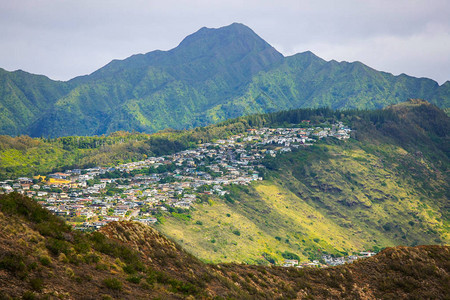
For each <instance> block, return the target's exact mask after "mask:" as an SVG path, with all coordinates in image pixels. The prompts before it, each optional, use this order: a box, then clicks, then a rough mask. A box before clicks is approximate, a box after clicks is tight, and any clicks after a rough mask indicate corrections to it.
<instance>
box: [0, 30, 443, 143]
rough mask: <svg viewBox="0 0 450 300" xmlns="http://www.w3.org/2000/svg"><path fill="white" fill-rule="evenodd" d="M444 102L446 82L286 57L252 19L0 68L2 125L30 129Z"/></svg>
mask: <svg viewBox="0 0 450 300" xmlns="http://www.w3.org/2000/svg"><path fill="white" fill-rule="evenodd" d="M408 98H423V99H427V100H428V101H430V102H431V103H433V104H436V105H437V106H439V107H441V108H444V109H447V108H449V107H450V81H447V82H446V83H444V84H443V85H439V84H438V83H437V82H435V81H433V80H431V79H427V78H414V77H410V76H407V75H404V74H402V75H399V76H394V75H392V74H389V73H385V72H379V71H376V70H374V69H372V68H370V67H368V66H366V65H364V64H362V63H360V62H353V63H348V62H337V61H334V60H332V61H325V60H323V59H321V58H319V57H317V56H315V55H314V54H313V53H311V52H309V51H308V52H304V53H299V54H296V55H293V56H289V57H284V56H283V55H282V54H281V53H279V52H278V51H277V50H276V49H274V48H273V47H272V46H270V45H269V44H268V43H267V42H265V41H264V40H263V39H262V38H260V37H259V36H258V35H257V34H255V33H254V32H253V31H252V30H251V29H250V28H248V27H247V26H245V25H242V24H238V23H233V24H231V25H229V26H225V27H222V28H218V29H210V28H201V29H200V30H199V31H197V32H195V33H194V34H192V35H189V36H187V37H186V38H185V39H184V40H183V41H182V42H181V43H180V44H179V45H178V46H177V47H176V48H174V49H172V50H169V51H152V52H149V53H146V54H138V55H133V56H131V57H129V58H127V59H124V60H113V61H111V62H110V63H109V64H107V65H106V66H104V67H102V68H100V69H99V70H97V71H95V72H93V73H92V74H90V75H86V76H81V77H76V78H74V79H72V80H69V81H66V82H62V81H54V80H51V79H49V78H47V77H45V76H42V75H34V74H29V73H26V72H24V71H14V72H8V71H5V70H3V69H0V134H7V135H12V136H15V135H20V134H26V135H30V136H35V137H40V136H43V137H58V136H68V135H101V134H107V133H111V132H115V131H118V130H126V131H133V130H135V131H140V132H147V133H151V132H155V131H158V130H161V129H165V128H168V127H171V128H175V129H182V128H192V127H196V126H203V125H206V124H211V123H216V122H219V121H222V120H226V119H229V118H233V117H238V116H242V115H247V114H252V113H264V112H273V111H279V110H286V109H292V108H305V107H324V106H328V107H331V108H334V109H343V108H344V109H345V108H359V109H374V108H381V107H385V106H387V105H389V104H395V103H399V102H402V101H404V100H406V99H408Z"/></svg>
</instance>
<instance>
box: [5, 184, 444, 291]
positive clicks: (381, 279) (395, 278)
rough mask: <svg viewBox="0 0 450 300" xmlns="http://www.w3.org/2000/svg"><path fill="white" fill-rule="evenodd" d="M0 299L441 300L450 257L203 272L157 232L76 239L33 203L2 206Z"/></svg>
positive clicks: (421, 252) (132, 230) (431, 249)
mask: <svg viewBox="0 0 450 300" xmlns="http://www.w3.org/2000/svg"><path fill="white" fill-rule="evenodd" d="M0 225H1V226H2V231H1V232H0V249H1V251H0V297H1V298H2V299H9V298H19V297H22V298H24V299H39V298H48V297H57V298H62V299H99V298H103V299H116V298H117V299H146V298H156V297H160V298H164V299H182V298H189V297H190V298H197V299H212V298H216V299H217V298H219V299H224V298H238V299H243V298H252V299H276V298H282V299H290V298H298V299H302V298H311V297H312V298H315V299H329V298H330V297H333V298H337V299H371V298H385V299H399V298H417V299H426V298H433V299H444V298H445V297H446V295H448V293H449V292H450V291H449V290H448V287H449V284H448V283H449V279H450V277H449V271H450V265H449V254H450V253H449V248H448V247H444V246H419V247H414V248H408V247H396V248H388V249H385V250H384V251H383V252H381V253H380V254H378V255H377V256H375V257H372V258H368V259H364V260H361V261H357V262H356V263H354V264H351V265H344V266H341V267H336V268H329V269H324V270H320V269H301V270H300V269H296V268H282V267H263V266H249V265H235V264H222V265H208V264H204V263H202V262H200V261H199V260H198V259H196V258H194V257H192V256H191V255H190V254H187V253H186V252H184V251H183V250H182V249H181V248H180V247H179V246H178V245H177V244H175V243H173V242H172V241H169V240H168V239H166V238H165V237H164V236H162V235H161V234H159V233H158V232H156V231H155V230H154V229H152V228H150V227H148V226H145V225H142V224H139V223H132V222H125V223H111V224H110V225H108V226H107V227H104V228H103V229H102V231H101V232H97V233H93V234H84V233H80V232H74V231H72V230H71V229H70V228H69V227H67V225H65V224H64V223H63V222H62V221H61V220H59V219H58V218H56V217H55V216H53V215H51V214H50V213H49V212H47V211H45V210H44V209H43V208H41V207H40V206H39V205H38V204H36V203H35V202H34V201H33V200H31V199H29V198H24V197H22V196H20V195H18V194H14V193H13V194H9V195H2V196H0Z"/></svg>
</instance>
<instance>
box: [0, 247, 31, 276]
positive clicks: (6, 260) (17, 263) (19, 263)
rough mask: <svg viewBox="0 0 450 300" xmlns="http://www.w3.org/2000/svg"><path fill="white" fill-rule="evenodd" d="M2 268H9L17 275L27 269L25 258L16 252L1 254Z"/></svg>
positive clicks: (0, 267) (8, 269)
mask: <svg viewBox="0 0 450 300" xmlns="http://www.w3.org/2000/svg"><path fill="white" fill-rule="evenodd" d="M0 269H3V270H7V271H9V272H11V273H13V274H15V275H18V274H19V273H23V272H25V271H26V269H27V267H26V265H25V258H24V257H23V256H22V255H20V254H16V253H11V252H6V253H3V254H2V255H0Z"/></svg>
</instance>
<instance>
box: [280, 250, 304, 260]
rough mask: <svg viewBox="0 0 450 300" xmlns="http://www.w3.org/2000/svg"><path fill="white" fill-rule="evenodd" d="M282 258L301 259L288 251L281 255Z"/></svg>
mask: <svg viewBox="0 0 450 300" xmlns="http://www.w3.org/2000/svg"><path fill="white" fill-rule="evenodd" d="M281 256H283V258H284V259H297V260H299V259H300V257H298V255H297V254H295V253H292V252H288V251H284V252H283V253H281Z"/></svg>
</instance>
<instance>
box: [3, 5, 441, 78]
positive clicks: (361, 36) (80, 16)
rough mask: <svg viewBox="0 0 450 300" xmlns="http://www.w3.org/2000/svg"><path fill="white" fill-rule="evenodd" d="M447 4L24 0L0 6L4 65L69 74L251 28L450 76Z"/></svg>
mask: <svg viewBox="0 0 450 300" xmlns="http://www.w3.org/2000/svg"><path fill="white" fill-rule="evenodd" d="M449 15H450V2H448V1H446V0H434V1H422V0H396V1H387V0H377V1H375V0H366V1H357V0H341V1H331V0H326V1H304V0H292V1H287V0H279V1H269V0H258V1H257V0H247V1H237V0H229V1H211V0H208V1H206V0H191V1H184V0H181V1H180V0H177V1H175V0H167V1H154V0H151V1H144V0H129V1H116V0H97V1H91V0H62V1H53V0H22V1H2V2H1V3H0V39H1V41H2V47H0V67H3V68H6V69H8V70H14V69H19V68H21V69H24V70H26V71H29V72H33V73H40V74H45V75H48V76H49V77H51V78H54V79H64V80H67V79H69V78H72V77H74V76H77V75H83V74H86V73H90V72H93V71H95V70H96V69H97V68H99V67H101V66H103V65H105V64H107V63H108V62H109V61H110V60H112V59H116V58H117V59H123V58H125V57H128V56H130V55H132V54H136V53H145V52H149V51H152V50H155V49H161V50H168V49H171V48H173V47H175V46H177V45H178V43H179V42H180V41H181V40H182V39H183V38H184V37H185V36H186V35H188V34H191V33H193V32H195V31H196V30H198V29H199V28H200V27H203V26H207V27H220V26H225V25H228V24H230V23H232V22H241V23H244V24H246V25H248V26H250V27H251V28H252V29H253V30H254V31H255V32H256V33H257V34H259V35H260V36H261V37H262V38H264V39H265V40H267V41H268V42H269V43H271V44H272V45H274V46H276V48H277V49H278V50H279V51H281V52H282V53H283V54H286V55H288V54H293V53H294V52H299V51H305V50H311V51H313V52H315V53H316V54H317V55H319V56H321V57H323V58H325V59H333V58H334V59H337V60H347V61H353V60H359V61H362V62H363V63H366V64H368V65H369V66H372V67H374V68H376V69H380V70H385V71H390V72H394V73H396V74H398V73H402V72H403V73H408V74H409V75H413V76H426V77H430V78H433V79H435V80H438V81H439V82H440V83H442V82H444V81H445V80H448V79H450V68H449V55H448V53H450V52H449V51H448V50H449V47H450V46H449V44H450V42H449V33H450V20H449V19H450V18H448V16H449Z"/></svg>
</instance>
